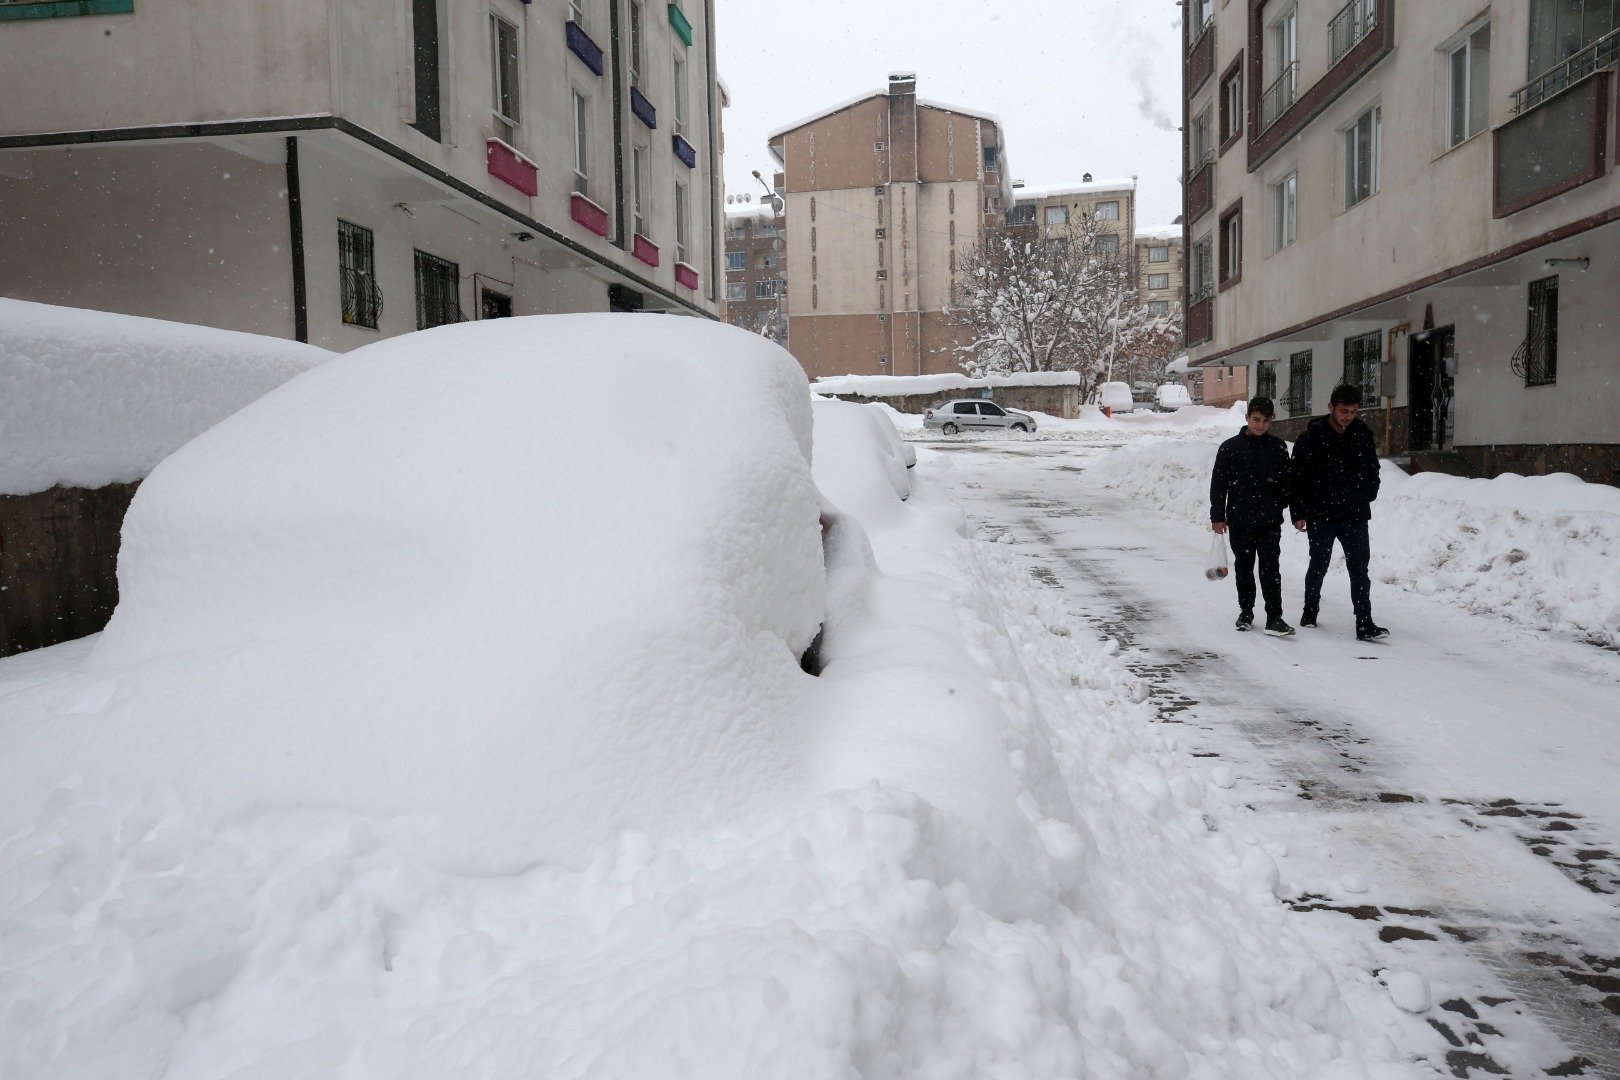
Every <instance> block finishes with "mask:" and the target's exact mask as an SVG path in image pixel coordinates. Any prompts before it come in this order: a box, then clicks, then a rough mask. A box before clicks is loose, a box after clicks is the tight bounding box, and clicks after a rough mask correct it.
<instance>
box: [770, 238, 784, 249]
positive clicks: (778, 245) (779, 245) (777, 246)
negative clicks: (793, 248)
mask: <svg viewBox="0 0 1620 1080" xmlns="http://www.w3.org/2000/svg"><path fill="white" fill-rule="evenodd" d="M771 249H772V250H773V251H781V250H782V241H781V239H780V238H777V239H775V240H772V241H771Z"/></svg>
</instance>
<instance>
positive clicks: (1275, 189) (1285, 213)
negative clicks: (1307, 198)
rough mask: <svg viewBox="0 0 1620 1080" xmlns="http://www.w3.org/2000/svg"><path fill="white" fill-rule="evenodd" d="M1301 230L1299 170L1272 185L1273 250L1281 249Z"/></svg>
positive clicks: (1290, 242)
mask: <svg viewBox="0 0 1620 1080" xmlns="http://www.w3.org/2000/svg"><path fill="white" fill-rule="evenodd" d="M1298 231H1299V170H1297V169H1296V170H1295V171H1293V172H1291V173H1289V174H1288V175H1287V176H1285V177H1283V178H1282V179H1281V180H1279V181H1277V182H1276V183H1275V184H1272V185H1271V250H1273V251H1281V250H1282V249H1283V248H1285V247H1287V246H1288V245H1289V244H1292V243H1293V242H1294V237H1295V235H1296V234H1297V233H1298Z"/></svg>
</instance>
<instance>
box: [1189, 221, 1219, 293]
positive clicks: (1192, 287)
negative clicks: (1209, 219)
mask: <svg viewBox="0 0 1620 1080" xmlns="http://www.w3.org/2000/svg"><path fill="white" fill-rule="evenodd" d="M1188 270H1189V271H1190V272H1191V274H1192V279H1191V280H1190V281H1189V282H1188V287H1187V296H1188V297H1189V298H1190V299H1191V301H1192V302H1193V303H1195V304H1196V303H1197V302H1198V301H1200V300H1202V299H1203V298H1204V297H1206V296H1208V295H1209V294H1210V292H1211V291H1212V290H1213V288H1214V284H1215V283H1214V277H1215V241H1214V239H1213V238H1212V237H1211V236H1210V234H1209V233H1205V234H1204V235H1203V236H1201V237H1199V239H1198V240H1196V241H1195V242H1194V243H1193V250H1192V260H1191V262H1190V264H1189V266H1188Z"/></svg>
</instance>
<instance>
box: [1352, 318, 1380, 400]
mask: <svg viewBox="0 0 1620 1080" xmlns="http://www.w3.org/2000/svg"><path fill="white" fill-rule="evenodd" d="M1383 338H1384V335H1382V334H1380V333H1379V332H1378V331H1377V330H1374V331H1372V332H1371V333H1369V334H1358V335H1356V336H1355V337H1353V338H1345V339H1344V379H1343V381H1344V383H1345V384H1346V385H1348V386H1359V387H1361V400H1362V401H1363V402H1364V403H1366V404H1367V405H1371V404H1372V403H1373V402H1375V401H1377V400H1378V398H1379V396H1380V395H1379V393H1378V362H1379V360H1380V359H1381V357H1382V348H1383V347H1382V342H1383Z"/></svg>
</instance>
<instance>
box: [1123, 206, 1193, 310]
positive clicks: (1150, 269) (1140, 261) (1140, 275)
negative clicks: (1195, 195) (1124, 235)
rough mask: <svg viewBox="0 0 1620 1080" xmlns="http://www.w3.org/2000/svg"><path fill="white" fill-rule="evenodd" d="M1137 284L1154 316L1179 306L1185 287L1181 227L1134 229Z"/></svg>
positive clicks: (1167, 226) (1165, 226)
mask: <svg viewBox="0 0 1620 1080" xmlns="http://www.w3.org/2000/svg"><path fill="white" fill-rule="evenodd" d="M1134 240H1135V246H1136V282H1137V288H1138V289H1140V290H1141V294H1142V303H1144V304H1146V305H1147V307H1148V310H1149V311H1151V312H1152V313H1153V314H1154V315H1160V316H1164V315H1169V314H1170V313H1171V311H1172V310H1173V309H1175V308H1177V307H1179V306H1180V305H1181V296H1182V289H1183V288H1184V287H1185V284H1186V266H1185V264H1186V257H1185V242H1184V240H1183V238H1182V235H1181V226H1180V225H1160V226H1154V227H1152V228H1147V229H1138V230H1136V235H1135V237H1134Z"/></svg>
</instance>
